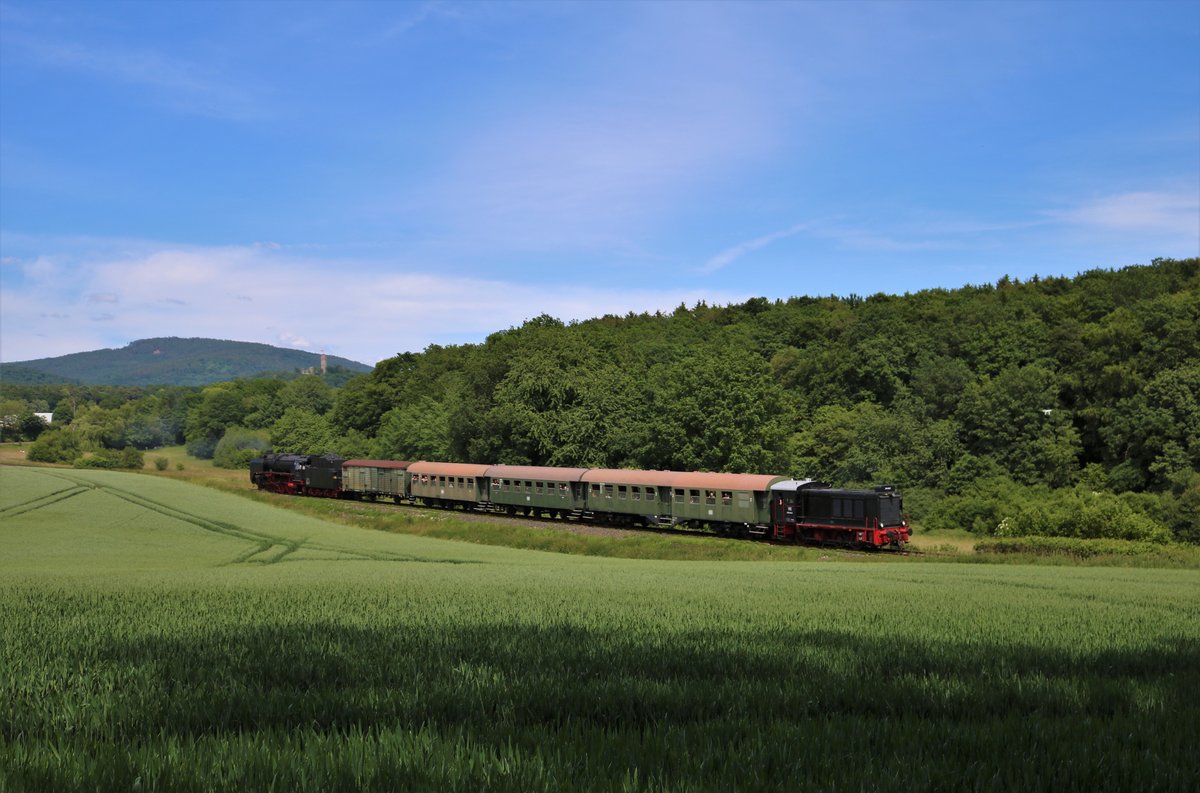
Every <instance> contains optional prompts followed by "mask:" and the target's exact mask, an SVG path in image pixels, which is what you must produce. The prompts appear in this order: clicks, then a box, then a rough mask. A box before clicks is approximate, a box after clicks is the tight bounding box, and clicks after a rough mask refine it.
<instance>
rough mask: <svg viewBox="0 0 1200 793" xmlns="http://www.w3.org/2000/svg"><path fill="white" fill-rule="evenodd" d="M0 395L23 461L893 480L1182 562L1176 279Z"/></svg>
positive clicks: (1199, 454)
mask: <svg viewBox="0 0 1200 793" xmlns="http://www.w3.org/2000/svg"><path fill="white" fill-rule="evenodd" d="M17 388H18V387H15V386H6V387H5V393H4V396H6V397H8V398H9V399H10V400H18V401H22V400H23V405H24V409H25V410H26V411H28V409H29V406H30V405H33V404H35V403H37V400H41V401H42V403H44V406H46V407H48V408H49V409H53V410H54V411H55V418H56V422H55V424H56V425H59V429H57V430H54V431H53V432H51V433H50V435H49V436H48V437H47V436H43V439H42V440H41V444H42V445H43V447H44V446H46V445H48V444H67V445H68V446H69V445H70V444H71V443H72V441H73V440H74V442H75V444H76V445H75V447H74V449H80V448H87V447H88V445H89V444H90V445H92V446H95V445H97V444H98V445H103V446H109V447H113V448H118V447H120V446H121V445H123V444H128V445H133V446H137V447H139V448H148V447H147V446H146V444H147V443H155V442H160V441H161V442H168V441H169V440H172V439H173V440H174V441H177V442H184V441H186V443H187V444H188V448H189V451H191V452H192V453H193V454H195V455H197V456H202V457H210V456H214V455H215V457H216V458H217V460H218V461H221V462H225V463H226V464H230V465H240V464H244V461H245V459H247V456H248V455H251V454H254V453H256V451H257V450H261V449H263V448H267V447H274V448H276V449H280V450H296V451H310V452H317V451H326V450H328V451H335V452H339V453H342V454H345V455H351V456H372V457H379V458H394V459H429V460H459V461H475V462H500V463H524V464H533V465H562V466H584V467H629V468H651V469H676V470H719V471H742V472H750V471H753V472H773V473H781V474H792V475H798V476H804V477H812V478H818V479H822V480H824V481H827V482H829V483H831V484H835V485H852V484H872V483H881V482H890V483H895V484H897V485H899V486H900V487H901V488H902V489H903V490H904V492H905V494H906V497H907V502H906V504H907V507H908V509H909V510H910V512H911V513H912V514H913V517H914V518H915V519H917V520H918V521H920V523H921V524H922V525H923V526H925V527H929V528H943V527H945V528H951V527H959V528H967V529H970V530H972V531H977V532H980V533H987V534H999V535H1037V534H1047V535H1066V536H1082V537H1091V536H1107V537H1124V538H1128V539H1144V540H1153V541H1164V540H1166V539H1168V538H1170V537H1171V536H1172V535H1173V536H1174V537H1175V538H1177V539H1184V540H1188V541H1193V542H1195V541H1200V473H1198V470H1200V259H1188V260H1183V261H1177V260H1155V262H1154V263H1153V264H1151V265H1147V266H1137V267H1128V268H1125V269H1122V270H1119V271H1108V270H1095V271H1090V272H1087V273H1083V274H1080V275H1078V276H1076V277H1074V278H1065V277H1056V278H1036V277H1035V278H1033V279H1031V280H1029V281H1027V282H1024V283H1022V282H1020V281H1017V280H1014V279H1010V278H1007V277H1005V278H1002V279H1001V280H1000V281H999V282H998V283H996V284H987V285H981V286H968V287H964V288H961V289H955V290H945V289H932V290H925V291H921V292H918V293H915V294H907V295H903V296H891V295H884V294H877V295H872V296H870V297H861V296H857V295H851V296H849V297H845V298H839V297H823V298H822V297H797V298H792V299H789V300H786V301H784V300H779V301H770V300H767V299H765V298H755V299H752V300H749V301H747V302H746V303H743V304H740V305H731V306H724V307H717V306H708V305H705V304H703V303H701V304H699V305H696V306H694V307H691V308H689V307H687V306H682V305H681V306H680V307H679V308H678V309H676V310H675V311H674V312H672V313H666V314H664V313H656V314H630V315H628V316H624V317H616V316H606V317H602V318H599V319H593V320H589V321H585V322H579V323H572V324H563V323H562V322H559V321H558V320H556V319H554V318H552V317H548V316H540V317H537V318H534V319H532V320H530V321H528V322H526V323H525V324H524V325H522V326H520V327H518V328H512V329H509V330H505V331H501V332H498V333H495V334H493V335H491V336H489V337H488V338H487V340H486V341H485V342H483V343H482V344H472V345H461V346H452V347H441V346H431V347H429V348H428V349H426V350H425V351H424V352H422V353H405V354H402V355H398V356H396V357H394V358H390V359H388V360H385V361H382V362H380V363H379V364H378V365H377V366H376V368H375V369H374V371H372V372H371V373H369V374H365V375H362V376H359V377H355V378H353V379H350V380H349V381H347V382H346V383H345V384H344V385H343V386H341V387H340V388H336V389H335V388H332V387H331V386H330V384H329V383H327V382H326V381H325V380H323V379H321V378H320V377H314V376H309V377H301V378H296V379H293V380H291V381H289V382H284V381H282V380H278V379H261V378H260V379H254V380H235V381H231V382H225V383H219V384H215V385H210V386H207V387H205V388H203V389H192V390H186V389H183V390H181V389H156V390H149V391H146V392H144V393H134V392H129V393H123V392H120V391H119V390H114V391H111V392H108V393H106V394H104V395H101V397H100V399H99V400H97V401H93V400H92V399H91V398H90V397H87V398H84V399H83V400H82V403H81V401H80V396H81V394H84V393H86V389H79V388H77V387H76V388H74V389H72V388H70V387H63V386H37V385H29V386H23V387H20V388H23V389H24V391H23V392H22V393H16V391H14V389H17ZM56 389H57V390H56ZM96 393H98V392H96ZM71 394H74V395H75V396H74V397H70V396H69V395H71ZM93 395H94V394H93ZM64 404H66V405H67V407H63V406H64ZM81 404H82V405H83V409H82V410H81V408H80V405H81ZM11 410H12V406H10V408H9V411H11ZM60 410H62V411H63V417H64V422H62V424H60V422H59V421H57V419H58V416H59V411H60ZM9 411H6V412H9ZM68 418H70V419H72V420H71V421H70V423H69V425H68V426H66V427H65V428H63V426H62V425H63V424H66V419H68ZM73 453H76V452H75V451H73V450H68V451H65V452H63V453H62V454H61V455H60V457H61V458H64V459H65V457H67V456H69V455H70V454H73Z"/></svg>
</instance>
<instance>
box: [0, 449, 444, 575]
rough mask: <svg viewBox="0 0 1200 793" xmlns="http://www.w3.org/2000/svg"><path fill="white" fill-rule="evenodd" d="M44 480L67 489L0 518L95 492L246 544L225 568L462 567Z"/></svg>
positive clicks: (108, 489) (83, 482)
mask: <svg viewBox="0 0 1200 793" xmlns="http://www.w3.org/2000/svg"><path fill="white" fill-rule="evenodd" d="M47 475H48V476H51V477H53V478H55V479H61V480H62V481H64V482H66V483H68V486H67V487H64V488H62V489H60V490H56V491H54V492H53V493H48V494H46V495H43V496H39V497H38V498H34V499H30V500H28V501H25V502H22V503H20V504H14V505H12V506H10V507H6V508H5V509H3V510H0V517H8V516H15V515H20V514H23V513H25V512H31V511H33V510H36V509H41V508H43V507H48V506H50V505H52V504H56V503H58V502H60V501H63V500H65V499H68V498H72V497H73V496H77V495H80V494H82V493H87V492H89V491H97V492H100V493H104V494H105V495H109V496H112V497H114V498H118V499H121V500H122V501H125V502H127V503H129V504H133V505H134V506H136V507H140V508H141V509H145V510H148V511H150V512H154V513H157V514H159V515H162V516H163V517H166V518H170V519H172V520H176V521H180V522H182V523H187V524H189V525H191V526H194V527H196V528H198V529H201V530H203V531H206V532H210V533H213V534H221V535H224V536H227V537H231V538H234V539H237V540H242V541H244V542H247V543H250V548H248V549H246V550H245V551H243V552H242V553H240V554H238V555H237V556H236V557H234V558H233V559H231V560H230V561H228V562H226V563H225V564H226V565H232V564H259V565H273V564H278V563H279V562H283V561H305V560H304V559H301V558H298V557H296V556H295V555H296V554H297V552H299V551H313V552H317V553H319V554H326V555H333V557H334V558H335V559H337V560H340V561H374V562H434V563H442V564H459V563H464V562H460V560H456V559H428V558H421V557H416V556H410V555H407V554H397V553H389V552H386V551H383V552H365V551H360V550H354V549H351V548H346V547H341V546H337V545H331V544H328V543H323V542H314V541H311V540H309V538H307V537H305V538H303V539H297V538H294V537H281V536H277V535H272V534H268V533H267V532H263V531H259V530H255V529H250V528H246V527H245V526H239V525H237V524H234V523H229V522H226V521H221V520H214V519H212V518H208V517H205V516H203V515H199V514H197V513H195V512H188V511H186V510H182V509H179V508H177V507H173V506H171V505H170V504H166V503H163V502H161V501H155V500H154V499H151V498H147V497H146V496H143V495H141V494H140V493H136V492H134V491H131V490H126V489H124V488H120V487H115V486H113V485H105V484H98V483H96V482H92V481H89V480H87V479H84V478H82V477H75V476H71V475H70V474H66V473H63V472H58V471H55V472H53V473H50V472H47Z"/></svg>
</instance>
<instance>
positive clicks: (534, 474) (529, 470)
mask: <svg viewBox="0 0 1200 793" xmlns="http://www.w3.org/2000/svg"><path fill="white" fill-rule="evenodd" d="M587 470H588V469H586V468H552V467H550V466H545V465H493V466H492V467H490V468H488V469H487V474H486V476H490V477H491V478H492V479H537V480H540V481H542V482H545V481H547V480H550V481H553V482H578V481H579V479H580V477H582V476H583V475H584V474H585V473H587Z"/></svg>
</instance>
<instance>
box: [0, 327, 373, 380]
mask: <svg viewBox="0 0 1200 793" xmlns="http://www.w3.org/2000/svg"><path fill="white" fill-rule="evenodd" d="M328 364H329V365H332V366H335V367H339V368H341V369H344V370H347V371H349V372H367V371H370V369H371V367H369V366H366V365H365V364H361V363H358V362H356V361H351V360H348V359H346V358H338V357H336V356H329V358H328ZM320 365H321V356H320V355H318V354H317V353H312V352H305V351H303V350H293V349H285V348H283V347H272V346H271V345H269V344H256V343H253V342H243V341H224V340H220V339H181V338H175V337H169V338H161V339H141V340H139V341H134V342H130V343H129V344H127V345H126V346H124V347H121V348H119V349H108V350H92V351H90V352H77V353H72V354H71V355H61V356H58V357H57V358H40V359H38V360H34V361H21V362H19V363H6V364H0V378H2V379H3V380H4V381H5V382H8V383H27V384H36V383H50V382H53V383H76V384H86V385H120V386H142V385H207V384H209V383H216V382H220V381H222V380H232V379H234V378H236V377H255V376H259V375H263V374H267V373H278V372H291V371H293V370H297V369H307V368H311V367H318V366H320Z"/></svg>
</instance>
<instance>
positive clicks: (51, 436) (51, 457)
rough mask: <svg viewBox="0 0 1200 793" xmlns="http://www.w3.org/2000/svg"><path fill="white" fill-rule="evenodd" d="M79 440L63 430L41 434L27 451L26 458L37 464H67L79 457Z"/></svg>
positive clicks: (52, 430) (51, 430) (53, 430)
mask: <svg viewBox="0 0 1200 793" xmlns="http://www.w3.org/2000/svg"><path fill="white" fill-rule="evenodd" d="M79 451H80V450H79V439H78V438H76V437H75V434H74V433H72V432H70V431H68V430H64V429H50V430H47V431H46V432H43V433H42V434H41V435H40V436H39V437H38V439H37V441H35V442H34V444H33V446H31V447H30V449H29V454H28V455H27V458H28V459H30V460H33V461H34V462H39V463H69V462H71V461H72V460H74V459H75V458H76V457H78V456H79Z"/></svg>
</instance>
